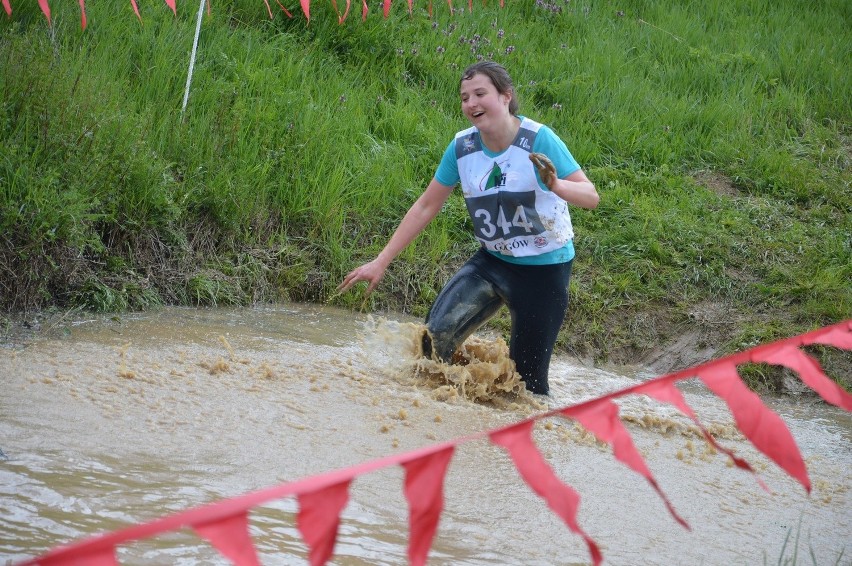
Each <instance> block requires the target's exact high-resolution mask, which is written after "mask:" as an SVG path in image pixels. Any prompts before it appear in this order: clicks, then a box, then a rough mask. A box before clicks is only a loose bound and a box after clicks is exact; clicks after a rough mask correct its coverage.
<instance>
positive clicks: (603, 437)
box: [562, 399, 689, 529]
mask: <svg viewBox="0 0 852 566" xmlns="http://www.w3.org/2000/svg"><path fill="white" fill-rule="evenodd" d="M562 414H563V415H565V416H567V417H570V418H572V419H575V420H577V421H578V422H579V423H580V424H581V425H583V427H585V428H586V430H588V431H590V432H591V433H592V434H594V435H595V437H597V439H598V440H600V441H601V442H606V443H607V444H609V445H610V446H612V452H613V455H614V456H615V458H616V459H617V460H619V461H621V462H623V463H624V464H626V465H627V466H628V467H629V468H630V469H631V470H633V471H635V472H636V473H638V474H641V475H642V476H643V477H644V478H645V479H646V480H648V483H650V484H651V487H653V488H654V489H655V490H656V491H657V493H658V494H660V497H661V498H662V499H663V502H664V503H665V504H666V508H667V509H668V510H669V513H671V514H672V517H674V518H675V520H676V521H677V522H678V523H680V524H681V525H683V527H684V528H686V529H689V525H688V524H687V522H686V521H684V520H683V518H681V516H680V515H678V514H677V512H676V511H675V510H674V507H673V506H672V504H671V502H670V501H669V498H668V497H666V494H665V493H663V490H662V489H660V486H659V485H658V484H657V480H656V479H654V476H653V474H651V470H650V469H648V466H647V465H646V464H645V460H644V459H643V458H642V455H641V454H640V453H639V450H637V449H636V445H635V444H633V438H632V437H631V436H630V433H629V432H628V431H627V428H625V426H624V423H622V422H621V419H620V418H619V416H618V405H616V404H615V403H613V402H612V401H610V400H609V399H604V400H602V401H599V402H597V403H590V404H586V405H581V406H580V407H577V408H568V409H565V410H564V411H562Z"/></svg>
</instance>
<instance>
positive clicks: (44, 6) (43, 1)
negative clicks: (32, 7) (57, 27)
mask: <svg viewBox="0 0 852 566" xmlns="http://www.w3.org/2000/svg"><path fill="white" fill-rule="evenodd" d="M38 5H39V7H41V11H42V12H44V15H45V17H46V18H47V23H48V25H53V23H52V22H51V21H50V6H48V4H47V0H38Z"/></svg>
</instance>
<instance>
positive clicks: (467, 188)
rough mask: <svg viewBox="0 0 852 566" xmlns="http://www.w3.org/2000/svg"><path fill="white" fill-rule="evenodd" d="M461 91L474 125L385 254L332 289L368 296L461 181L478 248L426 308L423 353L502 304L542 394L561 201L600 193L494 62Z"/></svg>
mask: <svg viewBox="0 0 852 566" xmlns="http://www.w3.org/2000/svg"><path fill="white" fill-rule="evenodd" d="M460 93H461V106H462V112H463V113H464V115H465V117H467V119H468V120H469V121H470V123H471V124H472V127H470V128H468V129H466V130H463V131H461V132H458V133H457V134H456V135H455V138H454V139H453V141H452V142H450V144H449V146H448V147H447V150H446V151H445V152H444V156H443V158H442V159H441V163H440V165H439V166H438V170H437V172H436V173H435V177H434V178H433V179H432V181H431V182H430V183H429V186H428V187H427V188H426V191H425V192H424V193H423V194H422V195H421V196H420V198H418V199H417V201H416V202H415V203H414V204H413V205H412V206H411V208H410V209H409V210H408V212H407V213H406V215H405V217H404V218H403V219H402V222H401V223H400V224H399V227H398V228H397V229H396V231H395V232H394V234H393V236H391V239H390V241H389V242H388V243H387V245H386V246H385V248H384V249H383V250H382V251H381V252H380V253H379V255H378V256H376V258H375V259H374V260H372V261H370V262H368V263H365V264H364V265H362V266H360V267H358V268H356V269H354V270H352V271H351V272H350V273H349V274H348V275H347V276H346V277H345V278H344V280H343V282H342V283H341V284H340V286H339V287H338V290H339V291H341V292H344V291H346V290H348V289H349V288H350V287H352V285H354V284H355V283H357V282H358V281H367V282H368V285H367V290H366V293H367V294H369V293H371V292H372V291H373V289H375V288H376V285H378V284H379V281H381V279H382V277H383V276H384V274H385V271H386V270H387V267H388V265H389V264H390V262H391V261H392V260H393V259H394V258H395V257H396V256H397V255H398V254H399V253H400V252H401V251H402V250H403V249H404V248H405V247H406V246H407V245H408V244H410V243H411V242H412V241H413V240H414V238H416V237H417V235H418V234H420V232H421V231H422V230H423V229H424V228H425V227H426V225H428V224H429V222H431V221H432V219H433V218H435V216H436V215H437V214H438V212H439V211H440V210H441V207H442V206H443V205H444V203H445V202H446V200H447V198H448V197H449V195H450V192H451V191H452V190H453V187H454V186H455V185H456V184H457V183H459V182H460V183H461V187H462V192H463V194H464V198H465V202H466V204H467V208H468V212H469V213H470V217H471V219H472V221H473V228H474V234H475V236H476V238H477V239H478V240H479V242H480V243H481V244H482V247H481V248H480V249H479V250H478V251H477V252H476V253H475V254H474V255H473V257H471V258H470V259H469V260H468V261H467V263H465V264H464V265H463V266H462V267H461V269H460V270H459V271H458V272H457V273H456V274H455V275H454V276H453V277H452V278H451V279H450V281H449V282H448V283H447V284H446V286H445V287H444V288H443V290H442V291H441V293H440V294H439V295H438V298H437V299H436V300H435V303H434V304H433V305H432V308H431V309H430V311H429V314H428V315H427V317H426V326H427V328H428V332H427V333H426V334H425V335H424V339H423V349H424V353H425V354H426V355H427V356H430V357H433V358H436V359H439V360H442V361H447V362H449V361H450V360H451V359H452V355H453V353H454V352H455V350H456V348H458V346H460V345H461V343H462V342H463V341H464V340H465V339H466V338H467V337H468V336H470V334H472V333H473V332H474V331H475V330H476V329H477V328H479V327H480V326H481V325H482V324H483V323H485V321H486V320H488V318H490V317H491V316H493V315H494V314H495V313H496V312H497V310H498V309H499V308H500V306H502V305H504V304H505V305H506V306H507V307H508V308H509V312H510V314H511V317H512V330H511V336H510V340H509V356H510V357H511V358H512V360H513V361H514V362H515V366H516V368H517V371H518V373H519V374H520V375H521V378H522V379H523V380H524V382H525V384H526V387H527V389H528V390H529V391H531V392H532V393H537V394H545V395H546V394H548V392H549V387H548V382H547V373H548V369H549V367H550V357H551V355H552V353H553V347H554V345H555V344H556V338H557V335H558V333H559V328H560V326H561V325H562V321H563V320H564V318H565V312H566V310H567V308H568V282H569V280H570V277H571V265H572V263H573V259H574V244H573V236H574V232H573V228H572V225H571V216H570V214H569V212H568V204H572V205H575V206H579V207H582V208H595V207H596V206H597V205H598V201H599V200H600V197H599V196H598V193H597V190H596V189H595V186H594V185H593V184H592V182H591V181H589V179H588V177H586V175H585V173H583V170H582V169H581V168H580V166H579V165H578V164H577V162H576V161H575V160H574V158H573V157H572V155H571V153H570V151H568V148H567V147H566V146H565V143H564V142H563V141H562V140H561V139H560V138H559V137H558V136H557V135H556V134H555V133H554V132H553V131H552V130H551V129H550V128H548V127H547V126H544V125H542V124H539V123H537V122H534V121H532V120H530V119H528V118H526V117H524V116H521V115H518V101H517V98H516V96H515V89H514V86H513V84H512V79H511V78H510V77H509V74H508V73H507V72H506V69H504V68H503V67H502V66H501V65H499V64H497V63H494V62H480V63H476V64H474V65H471V66H470V67H468V68H467V69H465V71H464V73H462V77H461V81H460Z"/></svg>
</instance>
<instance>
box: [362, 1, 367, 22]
mask: <svg viewBox="0 0 852 566" xmlns="http://www.w3.org/2000/svg"><path fill="white" fill-rule="evenodd" d="M361 20H362V21H365V22H366V21H367V0H361Z"/></svg>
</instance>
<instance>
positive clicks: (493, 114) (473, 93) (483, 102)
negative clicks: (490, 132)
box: [460, 73, 512, 130]
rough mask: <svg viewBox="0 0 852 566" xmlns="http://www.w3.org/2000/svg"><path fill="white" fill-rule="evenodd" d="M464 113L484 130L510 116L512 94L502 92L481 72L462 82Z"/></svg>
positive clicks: (472, 122)
mask: <svg viewBox="0 0 852 566" xmlns="http://www.w3.org/2000/svg"><path fill="white" fill-rule="evenodd" d="M460 92H461V103H462V113H463V114H464V115H465V116H466V117H467V119H468V120H470V123H471V124H473V125H474V126H476V127H477V128H479V129H480V130H482V129H483V128H487V126H488V125H490V124H495V123H503V121H505V119H506V117H507V116H509V115H510V114H509V101H510V100H511V99H512V97H511V95H510V94H500V93H499V92H497V87H495V86H494V83H492V82H491V79H490V78H488V76H486V75H483V74H481V73H477V74H475V75H473V76H472V77H471V78H469V79H467V80H463V81H462V82H461V91H460Z"/></svg>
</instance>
